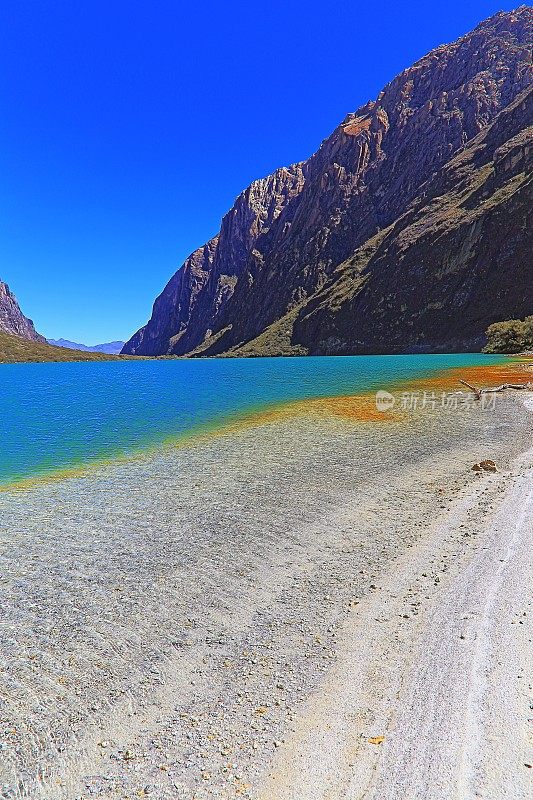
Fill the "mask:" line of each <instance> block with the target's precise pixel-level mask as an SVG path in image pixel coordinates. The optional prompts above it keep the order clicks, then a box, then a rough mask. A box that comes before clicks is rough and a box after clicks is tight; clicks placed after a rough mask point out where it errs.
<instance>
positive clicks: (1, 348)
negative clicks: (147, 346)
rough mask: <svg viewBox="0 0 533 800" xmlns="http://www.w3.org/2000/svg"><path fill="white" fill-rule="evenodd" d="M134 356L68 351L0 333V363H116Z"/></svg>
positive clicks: (63, 348)
mask: <svg viewBox="0 0 533 800" xmlns="http://www.w3.org/2000/svg"><path fill="white" fill-rule="evenodd" d="M128 358H135V356H112V355H107V354H106V353H87V352H84V351H82V350H68V349H67V348H65V347H54V346H53V345H51V344H44V343H42V342H34V341H31V340H29V339H23V338H22V337H21V336H13V335H12V334H10V333H4V332H3V331H0V363H16V362H19V361H117V360H123V359H128Z"/></svg>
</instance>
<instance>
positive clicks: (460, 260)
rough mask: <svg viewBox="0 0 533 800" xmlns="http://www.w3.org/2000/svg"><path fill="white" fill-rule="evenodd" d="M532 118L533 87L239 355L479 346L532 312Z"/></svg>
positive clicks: (415, 349)
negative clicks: (489, 333) (504, 324)
mask: <svg viewBox="0 0 533 800" xmlns="http://www.w3.org/2000/svg"><path fill="white" fill-rule="evenodd" d="M532 120H533V89H531V88H530V89H526V90H525V92H524V93H523V94H522V95H521V96H519V98H517V100H516V101H515V102H514V103H512V104H511V105H510V106H508V107H507V108H506V109H504V110H503V111H502V112H501V113H500V114H499V115H498V117H497V118H496V119H495V120H494V122H493V123H492V124H491V125H490V126H489V127H488V128H487V129H486V130H485V131H484V132H482V133H481V134H479V135H478V136H477V137H476V138H475V139H474V140H473V141H472V142H471V144H470V145H469V146H468V147H467V148H465V149H464V150H463V151H462V152H461V153H460V154H459V155H457V156H456V157H455V158H454V159H452V161H450V162H449V164H447V165H446V167H445V168H444V169H443V170H442V172H441V173H439V174H438V175H437V176H435V178H434V179H433V180H431V181H428V183H427V184H425V185H424V187H423V191H422V193H421V194H420V196H419V197H418V198H417V199H416V200H415V201H414V202H413V204H412V205H411V207H410V208H409V209H408V211H407V212H406V213H405V214H404V215H403V216H402V217H400V219H399V220H397V221H396V222H395V223H394V224H393V225H391V226H390V227H389V228H388V229H385V230H384V231H382V232H381V233H380V234H378V235H377V236H376V237H374V238H373V239H371V240H370V241H369V242H367V243H365V245H364V246H363V247H362V248H360V249H358V250H357V251H356V252H355V254H354V255H353V256H352V257H351V258H350V259H349V260H348V261H347V262H345V263H344V264H342V265H341V266H340V267H339V269H338V270H337V271H336V272H335V273H334V275H333V276H332V279H331V280H330V282H329V283H328V284H327V285H326V286H325V287H324V288H323V290H322V291H320V292H318V293H317V294H316V295H315V296H314V297H312V298H311V299H310V300H309V301H308V302H306V303H304V304H303V305H302V306H301V307H300V308H299V309H298V311H297V313H296V314H294V313H293V314H292V315H290V316H286V317H285V318H284V319H283V320H282V321H280V322H278V323H277V324H276V325H274V326H271V327H270V328H267V329H266V331H264V332H263V333H262V335H261V338H260V340H254V341H252V342H249V343H248V344H247V345H245V346H244V347H243V348H241V351H242V352H241V353H240V354H242V355H262V354H266V353H268V354H276V355H279V354H288V353H291V352H294V353H309V354H346V353H373V352H376V351H379V352H382V353H400V352H406V351H407V352H439V351H450V350H452V351H453V350H461V351H468V350H474V351H478V350H481V349H482V347H483V345H484V344H485V341H486V339H485V331H486V330H487V328H488V327H489V325H491V324H492V323H493V322H495V321H496V320H501V319H508V318H512V317H516V316H519V317H523V316H526V315H527V314H528V312H530V311H531V310H532V309H533V257H532V253H533V219H532V213H533V212H532V209H533V178H532V168H533V150H532V148H531V142H532V140H533V126H532V125H531V121H532ZM369 322H370V324H369ZM280 327H282V328H283V329H284V330H285V337H284V340H283V342H282V343H281V346H280V342H279V333H278V330H279V328H280ZM236 352H238V351H236Z"/></svg>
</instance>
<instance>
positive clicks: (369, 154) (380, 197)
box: [127, 6, 532, 355]
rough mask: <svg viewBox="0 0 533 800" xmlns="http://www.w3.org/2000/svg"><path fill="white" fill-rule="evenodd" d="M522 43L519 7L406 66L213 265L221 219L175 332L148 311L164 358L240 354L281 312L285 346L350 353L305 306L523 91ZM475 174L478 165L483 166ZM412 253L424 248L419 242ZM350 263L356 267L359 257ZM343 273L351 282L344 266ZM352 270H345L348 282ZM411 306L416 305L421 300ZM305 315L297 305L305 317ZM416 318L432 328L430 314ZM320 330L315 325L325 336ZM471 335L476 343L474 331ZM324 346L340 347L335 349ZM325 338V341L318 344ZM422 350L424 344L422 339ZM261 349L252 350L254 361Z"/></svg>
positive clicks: (527, 22)
mask: <svg viewBox="0 0 533 800" xmlns="http://www.w3.org/2000/svg"><path fill="white" fill-rule="evenodd" d="M531 42H532V10H531V9H530V8H528V7H525V6H523V7H521V8H520V9H518V10H517V11H515V12H510V13H501V14H497V15H496V16H494V17H492V18H490V19H489V20H487V21H485V22H484V23H482V24H481V25H479V26H478V27H477V28H476V29H475V30H474V31H473V32H472V33H470V34H468V35H467V36H464V37H462V38H461V39H459V40H458V41H457V42H455V43H453V44H451V45H444V46H442V47H439V48H437V49H436V50H434V51H432V52H431V53H430V54H429V55H427V56H425V57H424V58H423V59H421V60H420V61H419V62H417V63H416V64H415V65H414V66H413V67H411V68H410V69H407V70H406V71H405V72H403V73H402V74H401V75H399V76H398V77H397V78H395V79H394V80H393V81H392V82H391V83H390V84H389V85H388V86H386V87H385V89H384V90H383V91H382V92H381V93H380V95H379V96H378V98H377V99H376V100H375V101H372V102H369V103H368V104H366V105H365V106H363V107H362V108H360V109H358V111H356V112H355V113H353V114H350V115H348V117H346V119H345V120H344V121H343V123H342V124H341V125H340V126H339V127H338V128H337V129H336V130H335V131H334V132H333V134H332V135H331V136H330V137H329V138H328V139H326V140H325V141H324V142H323V144H322V146H321V147H320V149H319V150H318V152H317V153H316V154H315V155H314V156H312V157H311V158H310V159H309V161H308V162H306V163H304V164H303V165H300V166H298V167H297V174H294V182H293V185H292V187H291V191H289V192H287V193H286V194H285V195H284V202H283V203H280V204H278V206H277V213H276V214H274V215H272V216H271V217H270V219H269V220H268V223H267V224H265V225H264V226H263V227H262V228H261V229H258V230H257V235H256V236H255V237H253V242H250V244H249V247H248V249H246V248H240V249H239V251H238V253H239V256H240V258H236V254H235V253H234V252H233V250H232V248H231V247H230V246H229V243H228V240H227V236H228V235H230V236H231V237H232V238H236V240H237V241H239V239H240V238H242V236H241V234H240V225H239V226H234V227H233V229H231V230H228V229H227V228H226V240H225V245H224V259H223V269H221V268H220V267H217V259H218V249H219V247H220V242H221V239H222V235H223V233H224V231H225V226H224V222H223V225H222V230H221V234H220V236H219V240H218V243H215V246H214V255H213V260H212V262H211V263H210V264H209V265H208V268H207V269H206V272H207V273H208V276H207V277H206V279H205V283H204V286H203V287H202V288H201V289H200V290H199V292H198V295H197V297H196V298H195V301H194V305H193V304H191V303H189V305H188V308H187V312H186V314H183V313H180V316H179V326H181V329H178V327H177V324H176V323H177V322H178V320H177V319H176V318H175V317H174V318H172V312H169V311H165V314H164V317H165V320H164V321H163V320H162V319H158V318H159V317H160V316H161V315H160V314H159V309H158V310H157V313H156V308H155V307H154V315H155V317H156V318H154V316H152V320H151V321H150V323H149V324H148V327H150V326H151V327H153V328H154V329H155V328H157V327H158V326H163V327H164V326H167V327H168V329H169V332H170V330H172V333H171V335H170V336H169V339H168V341H169V348H168V350H170V351H171V352H175V353H191V352H192V353H194V354H200V353H202V354H206V355H211V354H217V353H223V352H228V351H230V352H233V351H234V350H235V349H237V350H238V351H239V352H243V348H244V351H245V350H246V347H247V343H249V344H250V343H252V342H253V341H255V339H256V338H257V337H264V334H265V332H267V331H268V330H269V328H271V327H272V326H274V327H276V326H277V328H278V329H279V324H278V321H279V320H280V319H282V318H283V317H284V315H286V314H289V317H290V327H291V333H290V337H289V338H290V346H291V347H295V348H298V349H297V351H298V352H309V351H310V352H355V351H357V350H354V349H353V348H355V347H356V344H354V342H355V338H354V337H351V338H350V337H347V336H344V338H343V339H342V340H341V338H340V337H339V335H338V334H339V331H334V328H335V325H334V323H333V322H332V321H331V318H330V317H331V315H332V314H333V316H334V315H335V314H334V312H333V311H332V310H331V309H332V308H333V306H331V307H330V311H329V312H328V314H326V315H320V314H318V312H317V311H316V309H315V306H316V308H317V307H318V305H321V306H322V307H323V306H324V302H325V301H324V297H323V296H322V292H323V291H330V288H331V287H330V284H331V283H332V281H333V282H335V281H336V280H338V278H339V276H338V274H337V270H338V269H339V267H340V266H341V265H345V264H346V263H347V262H348V261H349V260H350V259H352V260H353V257H354V254H355V253H357V252H358V251H360V250H361V248H364V247H366V246H367V245H369V246H370V249H371V250H372V247H373V245H371V244H369V243H372V242H373V241H374V239H375V237H377V238H378V240H379V238H380V237H382V236H383V231H385V230H388V229H390V228H391V226H393V225H394V223H395V222H396V221H397V220H399V219H400V218H401V217H402V216H403V215H404V214H406V213H407V211H408V210H409V209H410V207H411V204H412V203H414V202H416V200H417V198H418V197H419V195H420V194H421V193H423V192H424V191H425V190H424V189H423V187H424V186H425V184H426V183H427V182H428V181H429V182H431V181H432V180H434V177H435V176H436V175H438V174H439V172H440V171H441V170H443V169H444V168H445V167H446V165H447V164H449V163H450V162H451V161H452V159H453V158H454V156H456V154H457V153H459V152H460V151H462V150H463V149H464V148H465V147H467V145H468V144H469V143H470V142H471V141H472V140H473V139H474V138H475V137H477V136H478V135H479V134H480V132H482V131H484V130H485V129H486V128H487V126H489V125H490V124H491V122H493V121H494V120H495V119H496V118H497V117H498V115H499V114H500V113H501V112H502V110H503V109H505V108H507V107H508V106H510V105H511V104H512V103H513V101H514V100H515V98H517V97H518V96H519V95H520V94H521V93H522V92H523V91H524V89H525V88H526V87H527V86H529V85H530V84H531V80H532V73H531ZM474 166H475V168H476V169H477V168H480V169H481V168H482V167H483V166H486V165H479V167H478V165H477V164H474ZM276 174H278V173H276ZM272 177H274V176H272ZM269 181H272V178H270V179H267V183H268V182H269ZM260 183H264V182H260ZM248 191H249V190H248ZM241 197H242V196H241ZM263 202H265V201H264V200H263ZM230 214H231V212H230ZM225 220H227V217H226V218H225ZM421 246H423V247H424V248H428V247H432V246H433V245H432V242H431V241H430V239H426V240H425V241H424V243H423V245H421ZM358 258H359V260H360V261H361V259H362V261H363V262H364V261H365V258H364V257H363V256H362V255H361V252H359V256H358ZM457 258H458V259H459V260H460V259H461V255H460V254H459V255H457ZM356 260H357V259H356ZM429 261H431V258H429ZM377 267H379V270H380V275H381V277H382V279H383V280H386V279H387V275H388V273H389V272H390V273H391V275H392V274H393V273H394V274H395V276H396V278H395V279H394V280H392V283H391V284H390V286H389V295H388V301H387V302H388V303H389V304H392V307H394V309H395V313H396V314H397V315H398V317H400V318H401V317H402V315H406V314H407V313H414V312H421V311H422V309H420V308H416V309H412V308H411V309H410V311H409V312H408V311H407V309H408V308H409V306H408V304H406V303H405V302H403V301H402V300H400V299H398V298H399V295H400V294H401V292H402V290H405V291H409V290H408V287H407V286H403V285H402V281H405V280H406V279H411V277H412V276H410V275H407V274H406V273H403V274H402V275H398V273H397V270H396V269H395V265H394V264H392V265H391V264H390V263H389V262H388V261H387V259H386V258H385V259H384V260H382V261H381V262H379V264H378V265H377ZM183 269H184V268H182V270H183ZM346 269H348V272H349V274H352V272H353V264H352V266H351V267H346ZM361 269H362V268H361V267H359V268H358V269H357V270H356V272H357V274H358V275H360V273H361ZM178 275H179V273H178ZM222 275H225V276H231V279H232V280H231V286H230V291H228V292H227V293H226V294H224V295H223V300H222V302H218V295H217V291H216V289H215V286H218V285H219V283H218V281H219V277H220V276H222ZM176 279H177V276H175V278H174V279H172V280H176ZM419 279H420V276H419V277H418V278H417V280H419ZM425 279H426V280H429V281H431V280H432V276H431V273H430V271H429V273H428V271H427V270H426V272H425ZM367 280H368V278H366V277H365V281H367ZM396 280H399V281H400V283H398V284H396V283H395V282H394V281H396ZM469 280H472V278H471V277H469ZM359 281H360V279H359V278H358V279H357V281H356V282H359ZM171 283H172V281H171ZM167 288H168V287H167ZM165 291H166V290H165ZM366 291H368V290H366ZM317 293H318V294H317ZM315 294H316V295H317V297H318V298H320V299H319V300H316V299H315V297H313V296H314V295H315ZM378 294H379V292H376V295H375V297H374V296H373V298H372V297H370V295H368V296H367V303H366V305H365V315H366V316H365V325H366V327H367V328H368V331H369V332H370V331H371V330H372V329H373V327H374V325H375V320H378V319H379V313H380V312H379V307H374V306H373V305H372V303H374V302H377V295H378ZM311 298H312V299H311ZM419 298H420V302H424V297H423V293H420V295H419ZM489 302H491V301H489ZM310 303H311V305H313V304H314V306H313V309H314V310H313V313H314V316H313V319H312V321H311V318H310V317H309V319H308V321H307V322H306V323H305V324H304V322H303V317H302V314H303V313H304V312H303V309H304V308H306V307H307V306H308V305H309V304H310ZM404 306H405V311H402V308H403V307H404ZM174 308H175V304H174ZM343 309H344V313H346V314H348V313H352V311H353V309H352V310H351V311H350V312H348V311H347V310H346V308H345V306H344V305H343ZM310 313H311V311H310V310H309V309H308V316H309V314H310ZM335 313H336V312H335ZM423 316H424V315H423V314H422V316H420V320H421V322H420V324H422V318H423ZM185 317H186V319H185ZM358 319H359V318H358ZM424 320H425V321H424V324H428V325H431V324H432V322H431V314H429V315H426V317H425V318H424ZM293 325H294V329H292V326H293ZM321 325H324V326H326V327H325V328H324V330H323V329H322V328H321V327H320V326H321ZM358 325H359V322H358ZM328 326H329V327H328ZM326 329H327V330H326ZM278 332H279V330H278ZM429 333H430V332H429V331H428V334H429ZM472 335H473V337H474V339H475V337H476V336H477V333H476V334H475V335H474V334H472ZM136 336H137V337H138V336H139V334H136ZM402 336H403V334H401V333H398V341H397V343H396V344H395V348H396V347H397V348H398V349H399V350H402V349H406V348H408V347H410V346H411V343H409V342H407V340H405V341H404V340H403V338H402ZM173 337H174V338H173ZM267 338H268V337H267ZM335 338H337V339H339V345H338V347H337V348H335V346H334V345H333V342H334V340H335ZM134 339H135V337H134ZM285 339H287V336H285ZM389 339H390V332H388V331H387V332H385V331H384V330H383V329H382V330H381V333H380V334H379V335H376V336H373V335H370V333H368V335H367V336H366V338H365V337H363V338H362V339H361V341H362V342H363V344H362V345H361V346H362V347H363V349H364V348H369V349H374V350H375V351H378V352H379V351H383V350H385V349H386V347H387V346H388V343H389ZM311 340H312V341H311ZM270 341H271V342H272V339H270ZM327 341H328V342H329V345H325V344H324V343H325V342H327ZM357 341H359V339H357ZM319 342H322V344H321V345H319ZM357 346H359V345H357ZM416 346H418V344H417V345H416ZM423 346H424V347H426V346H427V347H428V348H431V346H432V345H431V336H429V335H428V338H427V339H426V342H425V344H424V345H423ZM143 347H144V345H143V341H141V342H140V347H139V349H137V350H136V352H148V351H147V350H146V349H143ZM256 349H257V348H256ZM168 350H163V349H159V351H158V352H167V351H168ZM252 350H253V348H252ZM252 350H250V353H251V352H252ZM127 352H132V350H131V349H129V350H127ZM260 352H261V348H258V349H257V354H259V353H260Z"/></svg>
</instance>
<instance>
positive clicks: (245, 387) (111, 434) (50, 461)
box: [0, 353, 502, 483]
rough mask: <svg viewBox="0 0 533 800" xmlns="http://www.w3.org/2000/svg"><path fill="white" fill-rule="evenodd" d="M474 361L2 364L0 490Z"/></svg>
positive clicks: (483, 360) (477, 361) (484, 359)
mask: <svg viewBox="0 0 533 800" xmlns="http://www.w3.org/2000/svg"><path fill="white" fill-rule="evenodd" d="M498 361H502V358H501V357H498V356H484V355H477V354H470V353H469V354H459V355H411V356H344V357H307V358H263V359H205V360H200V359H198V360H175V361H174V360H162V361H137V362H136V361H107V362H105V361H104V362H86V363H45V364H3V365H0V437H1V438H0V442H1V445H0V448H1V449H0V483H7V482H11V481H14V480H19V479H24V478H30V477H33V476H38V475H42V474H46V473H47V472H49V471H53V470H58V469H65V468H69V467H75V466H79V465H82V464H88V463H91V462H93V461H97V460H100V459H105V458H113V457H120V456H124V455H129V454H133V453H136V452H139V451H142V450H143V449H146V448H152V447H154V446H157V445H161V444H163V443H164V442H166V441H168V440H169V439H172V438H173V437H176V438H178V437H179V436H180V435H183V434H185V433H187V432H189V431H192V430H194V429H197V428H201V426H205V425H216V424H218V423H220V424H223V423H224V421H225V420H227V419H228V417H229V416H230V415H234V414H240V413H246V412H249V411H253V410H260V409H261V408H262V407H266V406H269V405H272V404H277V403H283V402H288V401H293V400H300V399H305V398H314V397H327V396H339V395H346V394H357V393H360V392H363V391H375V390H376V389H379V388H383V389H387V388H389V387H391V385H393V384H395V383H397V382H398V381H408V380H409V379H412V378H419V377H424V376H425V375H428V376H429V375H431V374H434V373H435V372H438V371H441V370H443V369H446V368H448V367H458V366H467V365H481V364H489V363H495V362H498Z"/></svg>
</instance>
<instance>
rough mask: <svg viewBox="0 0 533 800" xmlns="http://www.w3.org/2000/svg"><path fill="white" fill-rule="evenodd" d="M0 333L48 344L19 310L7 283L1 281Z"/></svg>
mask: <svg viewBox="0 0 533 800" xmlns="http://www.w3.org/2000/svg"><path fill="white" fill-rule="evenodd" d="M0 331H3V332H4V333H11V334H14V335H15V336H20V337H21V338H23V339H29V340H30V341H33V342H46V339H45V338H44V336H41V335H40V334H38V333H37V331H36V330H35V328H34V327H33V322H32V321H31V319H28V317H25V316H24V314H23V313H22V311H21V310H20V308H19V304H18V303H17V298H16V297H15V295H14V294H13V293H12V292H11V291H10V289H9V286H8V285H7V283H3V282H2V281H0Z"/></svg>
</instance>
